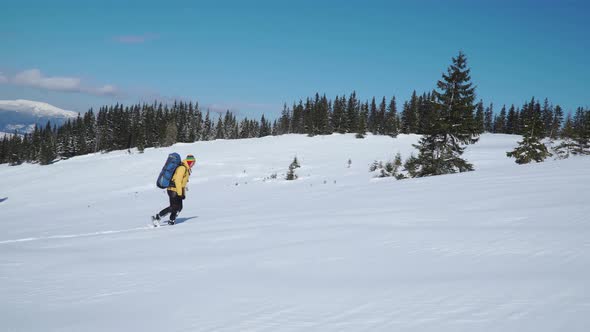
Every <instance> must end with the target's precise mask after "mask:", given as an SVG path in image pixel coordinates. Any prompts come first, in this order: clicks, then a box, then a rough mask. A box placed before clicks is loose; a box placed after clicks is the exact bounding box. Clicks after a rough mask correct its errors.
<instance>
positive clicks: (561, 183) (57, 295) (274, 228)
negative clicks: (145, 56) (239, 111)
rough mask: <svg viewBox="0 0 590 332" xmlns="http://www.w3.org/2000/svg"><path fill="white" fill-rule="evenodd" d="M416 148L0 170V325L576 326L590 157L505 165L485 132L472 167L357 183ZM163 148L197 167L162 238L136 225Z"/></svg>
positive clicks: (586, 302) (589, 321) (95, 160)
mask: <svg viewBox="0 0 590 332" xmlns="http://www.w3.org/2000/svg"><path fill="white" fill-rule="evenodd" d="M417 139H418V137H417V136H416V135H400V136H399V137H397V138H395V139H394V138H389V137H376V136H371V135H369V136H368V137H367V138H366V139H364V140H357V139H354V138H353V135H331V136H327V137H322V136H320V137H313V138H309V137H304V136H301V135H286V136H281V137H267V138H262V139H246V140H237V141H224V140H221V141H213V142H197V143H195V144H177V145H175V146H173V147H171V148H165V149H147V150H146V151H145V153H143V154H137V153H132V154H129V153H127V152H125V151H116V152H111V153H108V154H95V155H91V156H81V157H77V158H72V159H70V160H65V161H60V162H58V163H56V164H53V165H49V166H43V167H41V166H39V165H21V166H18V167H8V166H5V165H0V178H1V179H2V188H0V197H1V198H2V199H3V201H2V202H1V204H0V211H1V212H2V219H1V220H0V225H2V226H4V227H2V230H3V232H2V233H0V285H1V286H0V330H2V331H38V330H42V331H134V330H141V331H148V332H149V331H354V332H356V331H399V330H401V331H436V332H439V331H453V332H455V331H469V332H471V331H519V332H521V331H531V332H532V331H534V332H537V331H574V332H577V331H579V332H582V331H586V330H587V326H588V325H590V288H589V287H588V281H587V280H590V220H589V218H588V216H589V215H590V205H589V204H588V203H587V200H588V197H590V174H589V172H588V169H589V166H590V158H573V159H570V160H564V161H547V162H545V163H542V164H533V165H526V166H519V165H516V164H515V163H514V160H512V159H508V158H506V157H505V152H506V151H508V150H510V149H511V148H512V147H513V146H514V145H515V144H516V141H517V140H518V139H519V137H517V136H511V135H483V136H482V138H481V140H480V142H479V143H478V144H476V145H474V146H470V147H469V148H468V149H467V152H466V154H465V156H466V158H467V159H468V160H469V161H471V162H473V163H474V164H475V167H476V171H475V172H470V173H464V174H454V175H448V176H440V177H432V178H423V179H411V180H404V181H395V180H393V179H373V178H371V175H370V174H369V172H368V168H369V165H370V164H371V163H372V162H373V161H374V160H375V159H378V160H386V159H392V158H393V157H394V156H395V154H396V153H397V152H398V151H399V152H401V154H402V156H403V157H404V158H406V157H408V156H409V155H410V153H411V152H412V151H413V148H412V146H411V144H413V143H415V142H416V141H417ZM172 151H176V152H179V153H180V154H181V155H186V154H187V153H192V154H195V155H196V157H197V164H196V167H195V170H194V172H193V175H192V176H191V179H190V182H189V188H190V190H189V192H188V193H187V199H186V200H185V203H184V209H183V211H182V213H181V215H180V216H179V218H178V224H177V225H174V226H171V227H170V226H167V225H166V226H165V227H162V229H154V228H153V227H152V226H151V225H150V222H149V216H150V215H152V214H154V213H155V212H157V211H159V210H160V209H161V208H163V207H164V205H166V203H167V200H168V199H167V196H166V194H165V193H164V192H163V191H162V190H158V189H156V188H155V178H156V176H157V173H158V172H159V171H160V169H161V167H162V165H163V163H164V161H165V158H166V156H167V154H168V153H170V152H172ZM295 155H297V158H298V160H299V162H300V163H301V165H302V167H301V169H298V170H297V173H298V174H299V175H300V178H299V179H298V180H297V181H293V182H288V181H285V180H283V179H282V176H284V173H285V172H286V170H287V167H288V165H289V163H290V162H291V161H292V160H293V157H294V156H295ZM348 159H351V160H352V164H351V166H350V168H348V165H347V161H348ZM273 173H277V175H278V178H277V179H274V180H269V177H270V175H271V174H273ZM22 179H27V181H26V184H25V185H23V181H22ZM458 193H462V194H464V195H463V196H461V197H460V198H458ZM155 309H158V310H159V311H158V314H154V310H155Z"/></svg>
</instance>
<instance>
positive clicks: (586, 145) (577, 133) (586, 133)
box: [573, 107, 590, 155]
mask: <svg viewBox="0 0 590 332" xmlns="http://www.w3.org/2000/svg"><path fill="white" fill-rule="evenodd" d="M573 124H574V128H573V129H574V130H573V133H574V142H575V144H576V146H575V148H574V151H573V153H574V154H579V155H587V154H590V111H588V110H584V109H583V108H581V107H579V108H578V109H577V110H576V113H575V115H574V121H573Z"/></svg>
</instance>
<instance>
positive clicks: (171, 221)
mask: <svg viewBox="0 0 590 332" xmlns="http://www.w3.org/2000/svg"><path fill="white" fill-rule="evenodd" d="M175 223H176V221H175V220H168V225H171V226H172V225H174V224H175Z"/></svg>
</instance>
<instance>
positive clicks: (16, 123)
mask: <svg viewBox="0 0 590 332" xmlns="http://www.w3.org/2000/svg"><path fill="white" fill-rule="evenodd" d="M77 116H78V113H76V112H72V111H66V110H63V109H61V108H58V107H55V106H53V105H50V104H47V103H43V102H38V101H31V100H24V99H17V100H0V131H5V132H14V131H15V130H16V131H17V132H19V133H26V132H30V131H31V130H32V129H34V126H35V124H43V125H44V124H45V123H47V121H51V122H52V123H54V124H61V123H63V122H64V121H65V120H67V119H72V118H76V117H77Z"/></svg>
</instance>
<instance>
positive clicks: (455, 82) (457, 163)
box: [406, 52, 479, 177]
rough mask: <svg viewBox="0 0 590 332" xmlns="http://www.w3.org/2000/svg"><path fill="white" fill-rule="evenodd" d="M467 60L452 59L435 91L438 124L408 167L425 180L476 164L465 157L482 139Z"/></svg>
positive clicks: (434, 105)
mask: <svg viewBox="0 0 590 332" xmlns="http://www.w3.org/2000/svg"><path fill="white" fill-rule="evenodd" d="M469 73H470V69H469V68H468V67H467V59H466V57H465V55H464V54H463V53H462V52H459V55H458V56H457V57H454V58H453V60H452V64H451V66H450V67H449V68H448V69H447V73H446V74H443V75H442V80H440V81H438V83H437V88H438V90H439V91H434V97H435V100H434V102H433V107H434V111H435V112H436V114H437V118H438V121H436V122H435V123H434V124H433V126H432V127H431V128H430V130H429V132H427V133H425V135H424V136H423V137H422V138H421V139H420V141H419V144H418V145H415V147H416V148H418V151H419V154H418V156H417V157H414V156H412V157H410V158H409V159H408V161H407V162H406V165H407V168H408V167H409V168H411V169H413V170H415V171H414V172H413V176H416V177H423V176H431V175H441V174H449V173H456V172H466V171H472V170H473V165H471V164H470V163H468V162H467V161H465V160H464V159H462V158H461V155H462V154H463V152H464V150H465V146H466V145H468V144H474V143H476V142H477V141H478V139H479V130H478V128H477V127H476V125H475V123H474V118H473V110H474V108H475V107H474V105H473V101H474V99H475V87H474V86H473V84H472V83H471V77H470V76H469Z"/></svg>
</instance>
